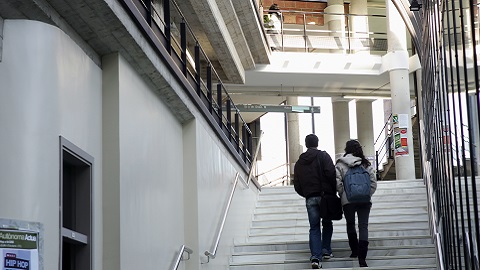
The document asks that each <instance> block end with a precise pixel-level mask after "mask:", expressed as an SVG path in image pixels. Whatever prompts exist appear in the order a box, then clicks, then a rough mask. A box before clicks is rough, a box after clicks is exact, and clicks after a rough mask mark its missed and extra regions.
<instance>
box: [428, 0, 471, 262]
mask: <svg viewBox="0 0 480 270" xmlns="http://www.w3.org/2000/svg"><path fill="white" fill-rule="evenodd" d="M422 9H423V12H421V14H422V25H423V29H424V35H423V37H424V38H423V40H422V50H423V54H424V56H425V57H424V58H423V59H428V61H423V62H422V95H421V98H422V104H421V107H422V111H423V115H424V123H425V125H424V132H422V136H423V138H422V141H424V145H425V148H424V150H423V152H424V155H423V159H424V160H423V161H424V163H425V164H427V166H426V168H427V170H426V172H427V174H425V175H424V179H425V181H426V182H427V189H428V194H429V198H428V199H429V206H430V207H429V212H430V213H431V215H430V217H431V224H432V230H433V233H434V234H435V235H437V234H438V235H440V236H441V237H437V239H438V240H437V241H436V244H437V249H438V250H439V254H443V256H441V257H439V262H438V263H439V265H440V266H441V268H444V269H456V270H463V269H466V270H478V269H480V264H479V250H480V219H479V215H480V212H479V195H480V193H479V191H478V184H477V183H478V181H480V179H479V178H478V177H477V175H478V164H477V163H476V161H478V158H479V157H478V152H477V153H476V149H477V145H478V142H476V140H478V138H479V137H480V136H479V132H480V131H479V125H480V123H479V119H480V110H479V107H480V103H479V89H480V76H479V73H480V72H479V59H478V52H477V49H478V48H477V47H476V46H472V45H473V44H478V40H479V37H478V32H477V31H476V30H475V28H476V25H478V21H480V18H479V13H478V6H477V5H476V4H475V2H472V1H439V0H435V1H423V8H422ZM469 59H472V62H471V63H469V61H468V60H469ZM457 127H459V128H457ZM464 127H467V128H464ZM472 150H475V151H472ZM467 162H468V163H469V164H470V167H471V168H472V170H471V172H470V173H468V171H467V168H466V166H465V165H466V164H467ZM459 165H463V167H462V168H461V167H460V166H459Z"/></svg>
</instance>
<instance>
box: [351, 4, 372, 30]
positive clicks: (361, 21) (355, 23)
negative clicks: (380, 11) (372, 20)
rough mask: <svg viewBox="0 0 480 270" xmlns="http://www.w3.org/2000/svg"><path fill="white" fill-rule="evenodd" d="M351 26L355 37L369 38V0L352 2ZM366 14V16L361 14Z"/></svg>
mask: <svg viewBox="0 0 480 270" xmlns="http://www.w3.org/2000/svg"><path fill="white" fill-rule="evenodd" d="M350 13H351V14H354V15H352V16H350V17H349V22H350V24H349V27H350V29H351V31H353V36H354V37H364V38H368V29H369V28H368V17H367V14H368V7H367V0H355V1H352V2H351V3H350ZM359 15H365V16H359Z"/></svg>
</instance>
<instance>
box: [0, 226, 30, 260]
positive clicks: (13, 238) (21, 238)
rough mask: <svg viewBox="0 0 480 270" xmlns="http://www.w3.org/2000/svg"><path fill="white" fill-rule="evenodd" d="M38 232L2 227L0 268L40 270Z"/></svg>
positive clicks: (0, 232) (0, 233) (0, 230)
mask: <svg viewBox="0 0 480 270" xmlns="http://www.w3.org/2000/svg"><path fill="white" fill-rule="evenodd" d="M38 241H39V239H38V232H32V231H26V230H20V229H19V230H15V229H0V256H1V257H0V269H1V270H19V269H23V270H38V269H39V268H38Z"/></svg>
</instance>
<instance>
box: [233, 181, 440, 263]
mask: <svg viewBox="0 0 480 270" xmlns="http://www.w3.org/2000/svg"><path fill="white" fill-rule="evenodd" d="M372 203H373V204H372V209H371V212H370V217H369V251H368V256H367V263H368V265H369V269H377V270H382V269H384V270H389V269H432V270H433V269H437V266H436V251H435V246H434V244H433V240H432V239H433V238H432V237H431V235H430V226H429V217H428V211H427V207H428V204H427V193H426V189H425V185H424V183H423V179H412V180H401V181H398V180H395V181H379V182H378V187H377V192H376V193H375V194H374V195H373V197H372ZM333 224H334V225H333V226H334V232H333V237H332V249H333V253H334V255H335V257H334V258H332V259H329V260H325V261H324V262H323V268H328V269H338V270H340V269H353V268H358V267H359V265H358V261H357V259H352V258H349V257H348V256H349V255H350V248H349V245H348V239H347V233H346V224H345V219H342V220H340V221H334V222H333ZM309 227H310V226H309V223H308V216H307V212H306V209H305V199H304V198H302V197H300V196H298V194H296V192H295V190H294V188H293V186H283V187H270V188H263V189H262V192H261V193H260V195H259V198H258V201H257V205H256V209H255V211H254V215H253V217H252V223H251V227H250V230H249V234H248V236H247V237H245V238H236V239H234V249H233V255H232V257H231V262H230V268H229V269H238V270H240V269H250V270H256V269H258V270H270V269H272V270H273V269H275V270H278V269H284V270H300V269H311V266H310V262H309V258H310V250H309V244H308V231H309Z"/></svg>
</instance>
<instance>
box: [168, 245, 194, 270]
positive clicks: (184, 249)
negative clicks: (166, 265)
mask: <svg viewBox="0 0 480 270" xmlns="http://www.w3.org/2000/svg"><path fill="white" fill-rule="evenodd" d="M185 252H187V254H188V257H187V259H185V261H188V260H190V254H192V253H193V250H192V249H191V248H189V247H187V246H185V245H182V247H181V248H180V251H179V252H178V255H177V259H176V260H175V263H174V264H173V268H172V270H177V269H178V266H179V265H180V261H183V260H182V258H183V253H185Z"/></svg>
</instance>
